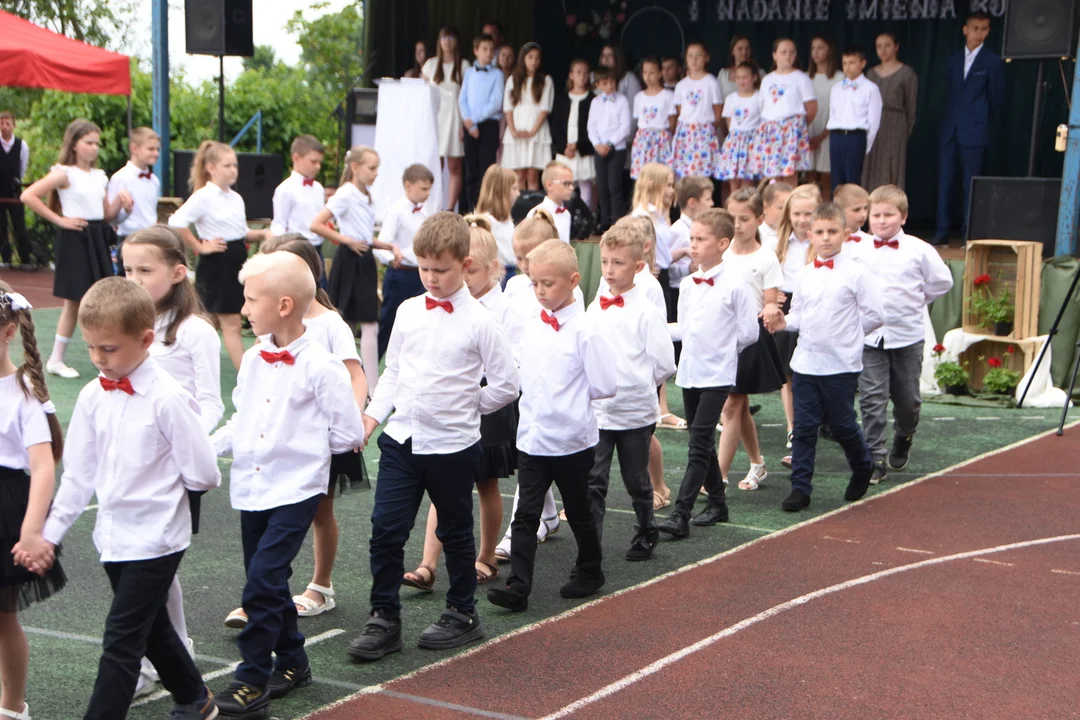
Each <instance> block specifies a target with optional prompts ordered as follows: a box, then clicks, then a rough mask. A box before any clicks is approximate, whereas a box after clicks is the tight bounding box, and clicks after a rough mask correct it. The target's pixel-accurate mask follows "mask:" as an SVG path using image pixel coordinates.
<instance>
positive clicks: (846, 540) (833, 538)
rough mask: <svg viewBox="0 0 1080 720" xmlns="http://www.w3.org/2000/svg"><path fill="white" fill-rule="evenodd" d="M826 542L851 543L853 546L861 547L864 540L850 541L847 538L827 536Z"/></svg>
mask: <svg viewBox="0 0 1080 720" xmlns="http://www.w3.org/2000/svg"><path fill="white" fill-rule="evenodd" d="M824 537H825V539H826V540H835V541H836V542H842V543H851V544H852V545H860V544H861V543H862V540H848V539H847V538H838V537H833V536H832V535H825V536H824Z"/></svg>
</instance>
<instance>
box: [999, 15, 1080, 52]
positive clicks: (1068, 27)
mask: <svg viewBox="0 0 1080 720" xmlns="http://www.w3.org/2000/svg"><path fill="white" fill-rule="evenodd" d="M1075 18H1076V4H1075V0H1009V4H1008V6H1007V7H1006V9H1005V47H1004V48H1003V50H1004V52H1003V53H1002V54H1003V55H1004V56H1005V57H1006V58H1009V59H1013V58H1016V59H1018V60H1044V59H1057V58H1064V57H1071V56H1072V54H1073V40H1074V39H1075V38H1076V20H1075Z"/></svg>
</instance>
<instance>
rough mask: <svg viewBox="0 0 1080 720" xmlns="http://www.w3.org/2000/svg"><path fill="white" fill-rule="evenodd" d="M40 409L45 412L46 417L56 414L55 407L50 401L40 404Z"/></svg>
mask: <svg viewBox="0 0 1080 720" xmlns="http://www.w3.org/2000/svg"><path fill="white" fill-rule="evenodd" d="M41 409H42V410H44V411H45V414H46V415H55V414H56V406H55V405H53V401H52V400H46V401H45V402H43V403H41Z"/></svg>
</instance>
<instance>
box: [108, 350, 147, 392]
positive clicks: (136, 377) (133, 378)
mask: <svg viewBox="0 0 1080 720" xmlns="http://www.w3.org/2000/svg"><path fill="white" fill-rule="evenodd" d="M156 373H157V362H155V361H154V358H153V357H151V356H150V355H149V354H148V355H147V356H146V359H145V360H143V361H142V362H141V363H139V366H138V367H137V368H135V369H134V370H132V371H131V372H130V373H129V374H128V375H126V378H127V381H128V382H129V383H131V389H132V390H134V391H135V392H137V393H138V394H139V395H144V396H145V395H146V393H147V392H148V391H149V390H150V386H151V385H153V383H154V375H155V374H156ZM98 377H105V376H104V375H103V374H101V373H98ZM121 379H123V378H121Z"/></svg>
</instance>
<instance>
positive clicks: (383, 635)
mask: <svg viewBox="0 0 1080 720" xmlns="http://www.w3.org/2000/svg"><path fill="white" fill-rule="evenodd" d="M400 651H401V620H399V619H398V618H387V617H383V615H382V611H381V610H376V611H375V612H374V613H373V614H372V616H371V619H370V620H368V621H367V623H365V624H364V629H363V630H361V631H360V634H359V635H357V636H356V638H355V639H354V640H353V641H352V642H351V643H349V649H348V651H347V652H348V653H349V656H350V657H352V658H354V659H356V660H362V661H364V662H372V661H374V660H378V659H379V658H382V657H384V656H386V655H389V654H390V653H394V652H400Z"/></svg>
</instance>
